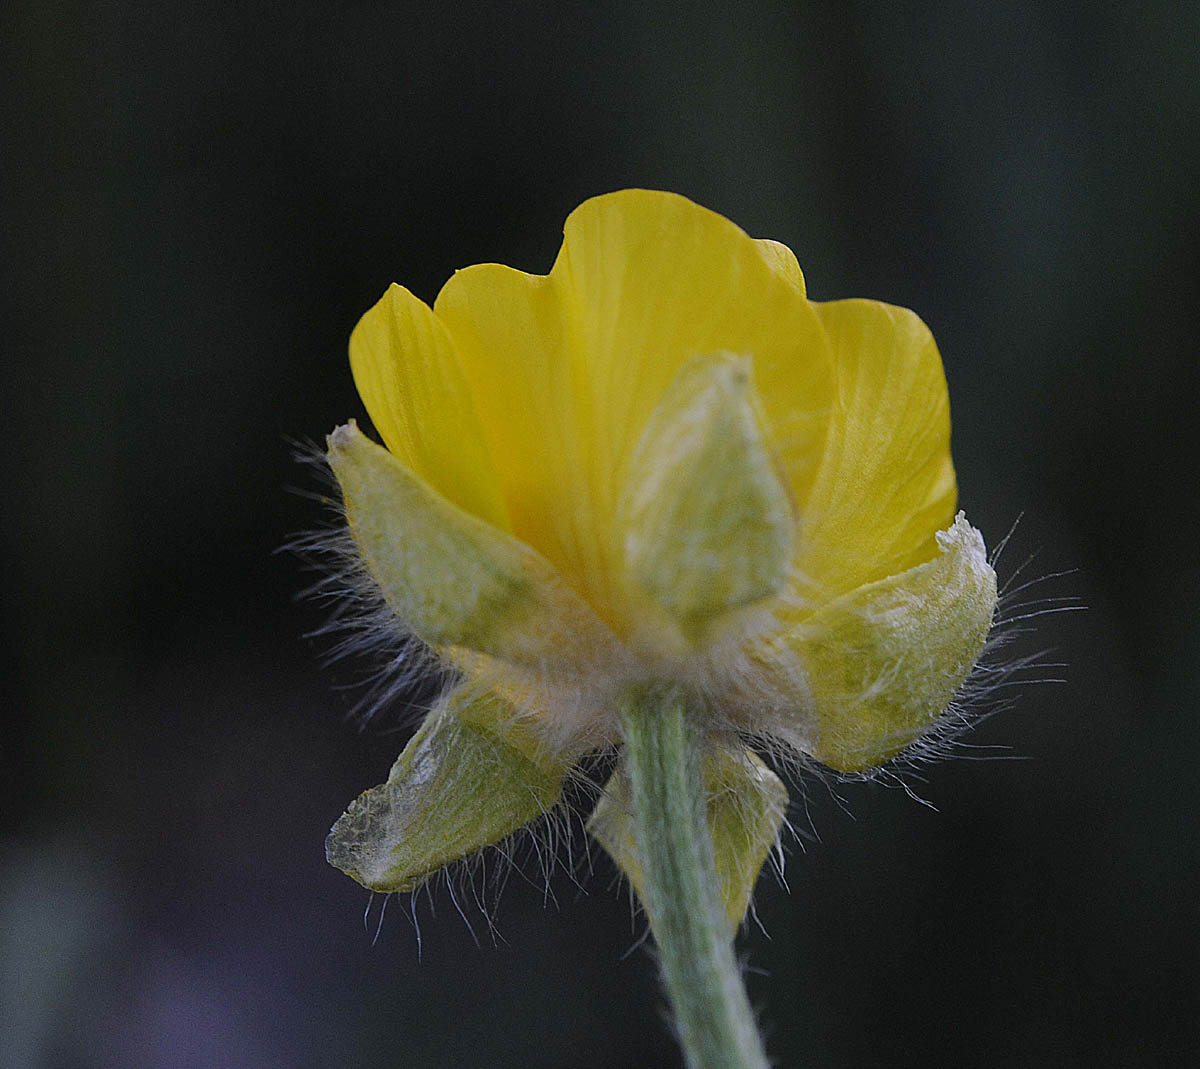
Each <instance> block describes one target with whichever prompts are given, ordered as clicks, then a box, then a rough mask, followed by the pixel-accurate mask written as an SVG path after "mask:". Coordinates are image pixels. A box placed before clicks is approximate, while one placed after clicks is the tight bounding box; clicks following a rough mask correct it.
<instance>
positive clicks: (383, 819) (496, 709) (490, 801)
mask: <svg viewBox="0 0 1200 1069" xmlns="http://www.w3.org/2000/svg"><path fill="white" fill-rule="evenodd" d="M513 716H514V712H513V710H512V709H511V708H509V707H508V706H507V705H506V704H505V703H504V702H502V701H501V700H500V699H498V698H496V697H493V696H490V695H482V696H480V695H473V694H471V692H470V691H469V689H467V688H460V689H459V690H457V691H453V692H451V693H450V694H449V695H447V696H446V697H444V698H443V699H442V700H441V701H439V703H438V704H437V705H436V706H435V707H434V709H433V710H432V711H431V712H430V714H429V716H428V717H427V718H426V720H425V722H424V724H422V725H421V728H420V730H419V731H418V732H417V733H416V734H415V735H414V736H413V737H412V740H411V741H410V742H409V744H408V745H407V746H406V747H405V748H404V752H403V753H402V754H401V755H400V756H399V757H398V758H397V759H396V763H395V764H394V765H393V766H392V771H391V774H390V775H389V776H388V779H387V782H386V783H384V784H381V785H380V786H378V787H372V788H371V789H370V790H369V791H365V792H364V793H363V794H361V795H359V797H358V798H357V799H355V800H354V801H353V802H352V803H351V804H350V807H349V808H348V809H347V810H346V812H345V813H344V814H343V815H342V816H341V818H340V819H339V820H338V821H337V823H336V824H334V826H333V829H332V830H331V831H330V833H329V837H328V838H327V839H326V841H325V856H326V858H327V859H328V861H329V863H330V864H331V865H334V866H335V867H336V868H339V869H341V870H342V871H343V872H345V873H346V874H347V875H348V876H352V877H353V878H354V879H356V880H357V881H358V882H359V883H361V884H362V885H363V886H364V887H367V888H370V889H371V890H372V891H412V890H414V889H415V888H417V887H419V886H420V885H421V884H422V883H423V882H424V881H425V880H426V879H428V878H429V877H430V876H432V875H433V874H434V873H436V872H437V871H438V870H439V869H441V868H442V867H443V866H445V865H447V864H449V863H450V862H452V861H457V860H459V859H461V858H464V857H467V856H468V855H470V854H473V853H475V852H476V851H477V850H480V849H481V848H482V847H485V846H488V845H490V844H492V843H496V842H499V841H500V840H501V839H503V838H505V836H507V835H509V834H511V833H512V832H514V831H516V830H517V829H519V828H522V827H524V826H525V825H526V824H528V823H530V822H531V821H533V820H536V819H537V818H538V817H540V816H541V815H542V814H543V813H545V812H547V811H548V810H550V809H551V808H552V807H553V806H554V805H555V804H556V803H557V801H558V798H559V795H560V793H561V788H562V781H563V776H564V774H565V767H564V766H563V765H562V763H561V762H559V761H558V760H557V759H555V758H554V756H553V755H552V754H550V753H549V752H547V751H546V750H545V748H544V747H542V746H540V745H539V743H538V740H537V739H536V737H535V736H534V735H533V733H532V732H531V731H530V730H529V728H528V727H526V726H525V725H523V724H522V723H521V722H519V721H516V720H514V719H513Z"/></svg>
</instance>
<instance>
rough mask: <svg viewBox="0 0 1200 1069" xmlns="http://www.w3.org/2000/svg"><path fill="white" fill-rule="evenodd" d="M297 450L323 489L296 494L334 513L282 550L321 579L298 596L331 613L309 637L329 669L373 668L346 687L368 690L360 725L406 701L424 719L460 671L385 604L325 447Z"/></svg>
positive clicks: (354, 711) (358, 711)
mask: <svg viewBox="0 0 1200 1069" xmlns="http://www.w3.org/2000/svg"><path fill="white" fill-rule="evenodd" d="M293 450H294V455H295V458H296V460H297V461H298V462H299V463H301V464H304V465H305V466H307V467H309V468H310V469H312V471H313V472H314V473H315V475H316V479H317V481H318V484H319V486H320V491H312V490H299V491H297V492H298V493H301V494H302V495H304V496H306V497H309V498H311V499H313V500H316V501H318V502H319V503H320V504H321V505H323V506H324V508H325V510H326V514H327V522H326V525H325V526H323V527H319V528H316V529H313V530H310V531H305V532H302V533H300V534H297V535H294V536H293V537H291V538H290V539H288V541H287V542H286V543H284V545H282V546H281V547H280V549H279V552H288V553H292V554H294V555H295V556H296V557H298V558H299V560H300V562H301V567H302V568H303V569H304V570H305V571H307V572H310V573H313V574H315V575H316V576H317V578H316V579H315V580H314V581H313V582H312V583H310V584H309V585H308V586H307V587H305V588H303V589H302V590H300V591H299V592H298V593H297V595H296V598H297V600H306V601H312V602H315V603H316V604H317V605H318V606H319V607H321V608H322V609H325V610H326V611H327V613H328V615H327V617H326V619H325V621H324V622H323V623H322V624H320V625H319V626H317V627H315V628H313V629H312V630H311V631H308V632H306V633H305V634H304V636H303V637H304V638H306V639H312V640H316V641H319V642H322V643H325V648H324V649H323V651H322V656H321V664H322V666H323V667H329V666H330V665H334V664H338V663H340V662H342V661H352V662H355V663H358V664H364V663H365V664H369V665H370V670H369V673H368V674H367V675H366V676H364V677H363V678H361V679H358V680H356V681H355V682H353V683H351V684H348V685H346V687H345V688H343V689H355V690H360V691H361V693H360V695H359V697H358V698H357V700H356V701H355V702H354V704H353V706H352V707H351V709H350V711H349V713H348V716H349V717H350V718H352V719H356V720H358V722H359V726H360V728H365V727H366V726H367V724H368V723H370V722H371V721H372V720H373V719H374V718H375V717H376V716H377V715H378V714H379V713H381V712H382V711H383V710H385V709H391V708H394V707H396V706H397V704H398V703H399V701H400V700H401V699H404V700H405V704H407V705H409V706H410V707H412V706H414V705H415V706H416V707H417V708H419V709H420V710H421V712H420V716H422V717H423V716H424V714H425V713H426V712H427V711H428V707H429V705H430V704H431V703H432V702H433V700H434V699H435V698H436V697H437V696H438V695H439V694H441V693H442V692H443V691H445V690H446V689H447V687H448V686H449V684H450V683H451V682H452V681H453V679H454V672H453V671H452V669H450V668H449V667H448V666H447V665H446V664H445V662H444V661H442V660H441V659H440V658H439V657H438V656H437V655H436V653H435V652H434V651H433V650H431V649H430V648H429V647H428V646H426V645H425V644H424V643H423V642H421V640H420V639H418V638H417V637H416V636H415V635H414V634H413V633H412V632H411V630H410V629H409V628H408V627H407V625H406V624H405V622H404V621H403V619H401V617H400V616H399V615H397V613H396V612H395V611H394V610H393V609H392V608H391V606H390V605H388V603H387V601H386V600H385V599H384V597H383V595H382V593H381V592H380V589H379V586H378V584H377V583H376V581H375V579H374V578H373V577H372V576H371V574H370V572H369V571H368V569H367V567H366V564H365V562H364V561H363V558H362V554H361V553H360V552H359V549H358V546H357V544H356V543H355V541H354V537H353V535H352V534H351V533H350V528H349V526H348V524H347V520H346V511H345V506H344V504H343V502H342V495H341V488H340V486H339V485H338V481H337V479H336V477H335V476H334V474H333V472H332V470H331V469H330V467H329V463H328V460H327V458H326V454H325V450H324V449H322V448H320V447H318V446H316V445H314V444H312V443H308V444H296V443H294V444H293ZM406 720H408V721H412V720H413V718H412V717H407V718H406ZM409 726H412V725H411V723H410V725H409Z"/></svg>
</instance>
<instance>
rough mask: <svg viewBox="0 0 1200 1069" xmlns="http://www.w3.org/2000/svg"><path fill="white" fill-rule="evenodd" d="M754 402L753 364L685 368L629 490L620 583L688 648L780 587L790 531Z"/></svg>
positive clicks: (717, 360)
mask: <svg viewBox="0 0 1200 1069" xmlns="http://www.w3.org/2000/svg"><path fill="white" fill-rule="evenodd" d="M755 402H756V399H755V396H754V391H753V385H752V383H751V381H750V361H749V359H747V358H741V357H735V356H732V355H730V354H719V355H715V356H700V357H696V358H694V359H692V360H691V361H689V362H688V363H687V364H685V365H684V366H683V368H682V369H681V370H680V371H679V373H678V374H677V375H676V376H675V378H674V379H673V380H672V382H671V384H670V386H668V388H667V391H666V393H665V394H664V396H663V398H662V400H661V401H660V402H659V404H658V407H657V408H656V409H655V410H654V412H653V414H652V415H651V417H650V420H649V422H648V423H647V425H646V428H645V430H644V431H643V433H642V437H641V440H640V442H639V444H638V448H637V451H636V453H635V454H634V458H633V462H632V465H631V467H630V471H629V473H628V476H627V479H626V483H625V489H624V493H623V495H622V498H621V503H620V508H619V515H620V529H621V530H622V531H623V534H624V553H625V566H626V570H627V573H628V575H629V577H630V579H631V580H632V581H633V583H634V585H635V586H636V587H638V588H640V589H641V590H642V591H643V592H644V593H645V594H647V595H649V597H650V598H651V599H652V600H653V601H654V602H656V603H657V604H658V605H659V606H660V607H661V608H662V609H664V610H665V611H666V612H667V613H668V614H669V616H671V617H672V618H673V619H674V620H675V621H676V622H677V623H678V624H679V625H680V627H681V628H682V629H683V631H684V633H685V634H686V635H687V636H688V637H689V638H695V637H699V635H700V633H702V632H703V630H704V629H705V627H706V626H707V625H708V624H710V623H711V622H712V621H714V620H715V619H717V618H719V617H720V616H722V615H723V614H725V613H727V612H730V611H731V610H734V609H738V608H741V607H742V606H744V605H747V604H749V603H751V602H754V601H757V600H759V599H761V598H764V597H767V596H769V595H771V594H774V593H776V592H778V591H779V590H780V589H781V588H782V586H783V585H784V583H785V581H786V579H787V575H788V569H789V566H790V561H791V555H792V538H793V532H794V530H795V526H796V521H795V517H794V515H793V513H792V507H791V502H790V500H789V497H788V493H787V490H786V489H785V488H784V486H783V483H782V482H781V481H780V479H779V476H778V474H777V473H776V471H775V467H774V464H773V462H772V460H771V457H770V455H769V453H768V451H767V447H766V443H765V441H764V437H763V428H762V425H761V419H760V415H759V412H758V409H757V405H756V403H755Z"/></svg>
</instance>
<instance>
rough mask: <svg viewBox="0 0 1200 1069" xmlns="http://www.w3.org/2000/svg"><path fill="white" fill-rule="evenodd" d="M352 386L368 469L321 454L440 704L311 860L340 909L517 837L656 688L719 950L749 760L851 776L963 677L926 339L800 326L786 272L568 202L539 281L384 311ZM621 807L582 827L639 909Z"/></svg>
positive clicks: (693, 221) (395, 303) (736, 861)
mask: <svg viewBox="0 0 1200 1069" xmlns="http://www.w3.org/2000/svg"><path fill="white" fill-rule="evenodd" d="M350 360H351V366H352V368H353V371H354V377H355V381H356V383H357V385H358V389H359V392H360V393H361V395H362V398H363V401H364V403H365V405H366V408H367V411H368V412H369V413H370V416H371V419H372V421H373V422H374V424H375V427H376V429H377V430H378V432H379V434H380V436H381V437H382V439H383V442H384V445H383V446H380V445H376V444H375V443H374V442H372V441H371V440H370V439H368V438H367V437H365V436H364V435H363V434H362V433H360V431H359V430H358V429H357V427H356V426H355V425H354V424H353V423H350V424H348V425H346V426H344V427H340V428H338V429H337V430H336V431H334V433H333V434H332V435H331V436H330V438H329V453H328V458H329V463H330V465H331V467H332V468H333V471H334V473H335V474H336V476H337V478H338V481H339V482H340V484H341V488H342V493H343V496H344V502H345V511H346V517H347V520H348V523H349V527H350V532H351V534H352V535H353V539H354V542H355V544H356V546H357V550H358V552H359V553H360V554H361V558H362V563H363V564H364V565H365V570H366V572H367V573H369V576H370V577H371V579H372V580H373V582H374V583H375V584H377V586H378V589H379V592H380V593H381V594H382V596H383V598H384V599H385V600H386V603H387V605H388V606H389V607H390V609H391V610H392V611H393V612H394V615H395V620H396V623H397V626H398V627H401V628H403V629H405V630H406V631H407V632H409V633H411V634H412V635H413V636H415V637H416V638H417V639H419V640H421V641H422V642H423V643H425V644H427V645H428V646H429V647H430V648H432V649H433V650H434V651H435V653H436V654H437V655H438V656H439V657H440V658H441V659H443V661H444V662H445V663H446V664H447V665H449V666H451V667H452V668H453V669H454V670H455V672H454V675H455V678H456V680H457V682H455V683H454V684H453V686H452V687H451V688H450V689H449V690H448V692H447V693H446V694H444V695H443V697H442V698H441V699H440V700H439V701H438V702H437V703H436V704H435V706H434V708H433V709H432V711H431V712H430V713H429V715H428V718H427V719H426V721H425V723H424V724H423V725H422V727H421V728H420V730H419V731H418V732H417V733H416V735H415V736H414V737H413V739H412V740H411V742H410V743H409V745H408V746H407V748H406V749H405V750H404V752H403V753H402V754H401V755H400V757H399V759H398V760H397V762H396V764H395V766H394V768H393V769H392V772H391V775H390V776H389V778H388V781H387V782H386V783H384V784H383V785H381V786H379V787H375V788H373V789H371V790H369V791H367V792H366V793H365V794H363V795H362V796H361V797H359V798H358V799H357V800H356V801H355V802H354V803H352V805H351V806H350V808H349V809H348V810H347V812H346V813H345V815H344V816H343V817H342V818H341V819H340V820H339V821H338V822H337V824H336V825H335V826H334V828H333V831H332V832H331V833H330V836H329V841H328V856H329V859H330V861H331V862H332V863H333V864H335V865H336V866H338V867H339V868H341V869H343V870H344V871H346V872H347V873H349V874H350V875H351V876H353V877H354V878H355V879H357V880H359V881H360V882H361V883H363V884H364V885H366V886H367V887H370V888H372V889H374V890H380V891H394V890H411V889H413V888H415V887H416V886H418V885H419V884H420V883H421V882H422V881H423V880H425V879H426V878H427V877H428V876H430V875H431V874H433V873H434V872H436V871H437V870H438V869H439V868H441V867H442V866H444V865H446V864H447V863H448V862H452V861H454V860H456V859H458V858H461V857H464V856H466V855H468V854H470V853H472V852H474V851H476V850H478V849H479V848H480V847H483V846H485V845H486V844H489V843H494V842H496V841H498V840H500V839H502V838H503V837H505V836H507V835H508V834H510V833H511V832H513V831H515V830H516V829H518V828H520V827H522V826H523V825H525V824H526V823H528V822H530V821H532V820H534V819H535V818H537V817H538V816H539V815H541V814H542V813H543V812H545V811H546V810H548V809H550V808H551V807H553V806H554V805H555V804H556V802H557V801H558V798H559V795H560V790H561V787H562V785H563V782H564V779H565V778H566V777H567V776H568V775H569V774H570V772H571V770H572V768H573V767H574V766H575V765H576V763H577V762H578V761H579V760H580V759H581V758H582V757H584V756H585V755H587V754H589V753H590V752H594V751H596V750H597V749H600V748H604V747H619V746H620V745H621V742H622V727H621V721H620V718H619V716H618V715H617V710H618V709H619V708H620V707H621V704H622V702H624V701H627V700H628V698H629V696H630V695H631V694H634V693H638V692H642V693H644V692H646V691H648V690H653V689H660V690H664V692H666V691H669V692H670V693H672V694H675V695H682V696H683V697H682V700H683V701H685V702H686V704H687V707H688V709H689V710H690V712H689V715H691V716H694V717H696V718H697V719H698V720H699V723H700V726H701V730H702V731H703V734H704V736H705V740H706V744H705V749H704V754H705V757H704V772H703V774H704V778H705V783H706V789H707V797H708V822H709V827H710V831H711V833H712V838H713V845H714V852H715V860H716V872H717V876H718V878H719V880H720V882H721V884H722V887H721V891H722V900H723V902H724V904H725V908H726V912H727V915H728V918H729V920H730V922H731V924H736V923H737V922H738V921H739V920H740V919H741V917H742V916H743V914H744V912H745V909H746V904H747V901H748V899H749V895H750V893H751V890H752V888H753V884H754V881H755V878H756V876H757V873H758V871H759V869H760V868H761V865H762V863H763V860H764V859H765V857H766V855H767V853H768V851H769V849H770V847H771V845H772V844H773V843H774V841H775V839H776V836H777V834H778V831H779V827H780V825H781V822H782V821H783V818H784V811H785V808H786V802H787V795H786V792H785V789H784V787H783V785H782V784H781V783H780V781H779V780H778V779H777V777H776V776H775V775H774V773H773V772H771V771H770V770H769V769H768V768H767V766H766V765H765V764H764V763H763V762H762V761H761V760H760V759H759V757H758V756H757V755H756V753H755V752H754V750H755V748H758V749H762V748H763V747H764V746H765V747H768V748H770V747H782V748H786V749H787V750H789V751H793V752H796V751H798V752H800V753H802V754H806V755H810V756H811V757H814V758H816V759H817V760H818V761H821V762H823V763H825V764H826V765H829V766H831V767H833V768H834V769H837V770H840V771H843V772H856V771H863V770H867V769H870V768H872V767H874V766H877V765H879V764H881V763H883V762H885V761H887V760H888V759H889V758H891V757H892V756H894V755H896V754H897V753H899V752H900V751H902V750H904V749H905V748H906V747H908V746H910V745H911V744H913V743H914V742H915V741H916V740H918V739H919V738H920V737H921V736H922V735H923V734H924V733H926V732H927V731H928V730H929V729H930V728H931V726H932V725H934V723H935V722H936V721H937V720H938V718H939V717H940V716H941V715H942V713H943V712H944V710H945V709H946V708H947V706H948V705H949V704H950V703H951V701H952V699H953V697H954V695H955V692H956V691H957V690H958V688H959V687H960V686H961V684H962V682H963V680H964V678H965V677H966V675H967V674H968V672H970V670H971V668H972V667H973V665H974V664H975V662H976V660H977V659H978V657H979V655H980V653H981V651H982V649H983V645H984V641H985V638H986V636H987V633H988V630H989V627H990V625H991V621H992V614H993V610H994V607H995V604H996V580H995V574H994V572H993V571H992V568H991V566H990V565H989V563H988V560H987V556H986V553H985V551H984V545H983V540H982V538H981V536H980V535H979V532H978V531H976V530H975V529H974V528H972V527H970V526H969V525H968V524H967V522H966V521H965V520H964V519H963V517H962V514H961V513H960V514H958V515H957V516H956V515H955V509H956V501H955V498H956V485H955V477H954V469H953V466H952V464H951V459H950V416H949V405H948V401H947V395H946V383H945V379H944V376H943V372H942V365H941V360H940V358H939V356H938V351H937V348H936V346H935V345H934V341H933V338H932V337H931V335H930V333H929V331H928V330H927V329H926V327H925V325H924V324H923V323H922V322H921V320H920V319H918V318H917V316H915V315H914V314H913V313H912V312H909V311H906V310H905V309H902V308H895V307H892V306H890V305H886V304H880V303H878V302H875V301H866V300H844V301H833V302H828V303H820V302H814V301H810V300H808V298H807V297H806V295H805V289H804V280H803V277H802V276H801V273H800V268H799V266H798V265H797V263H796V260H795V258H794V257H793V255H792V253H791V252H790V251H789V250H788V249H787V248H785V247H784V246H782V245H779V244H777V243H775V242H771V241H756V240H754V239H752V238H750V237H748V236H747V235H746V234H745V233H744V232H743V231H741V230H740V229H738V227H736V226H735V225H734V224H733V223H731V222H729V221H728V220H726V219H724V218H722V217H721V216H719V215H716V214H714V213H712V212H710V211H707V210H705V209H703V208H700V207H698V206H697V205H695V204H693V203H691V202H690V201H688V200H686V199H684V198H683V197H679V196H675V195H672V194H667V193H657V192H649V191H645V190H627V191H625V192H621V193H614V194H611V195H608V196H603V197H597V198H595V199H593V200H589V201H587V202H586V203H584V204H583V205H581V206H580V207H579V208H578V209H576V210H575V211H574V212H573V213H572V214H571V215H570V217H569V218H568V219H567V223H566V228H565V239H564V241H563V245H562V250H561V252H560V253H559V256H558V259H557V260H556V261H555V264H554V267H553V269H552V270H551V271H550V273H549V274H548V275H544V276H542V275H529V274H525V273H523V272H520V271H516V270H513V269H511V268H508V267H502V266H499V265H496V264H483V265H479V266H476V267H470V268H467V269H466V270H463V271H459V272H457V273H456V274H455V275H454V277H453V278H452V279H450V281H449V282H447V283H446V285H445V287H444V288H443V289H442V291H441V293H440V294H439V295H438V298H437V300H436V302H435V303H434V306H433V308H430V307H429V306H427V305H426V304H424V303H422V302H421V301H419V300H418V299H417V298H415V297H414V296H413V295H412V294H411V293H409V292H408V291H407V290H405V289H403V288H402V287H400V286H392V287H391V288H390V289H389V290H388V291H387V293H386V294H385V295H384V296H383V298H382V299H381V300H380V301H379V303H378V304H377V305H375V307H374V308H372V309H371V310H370V311H369V312H368V313H367V314H366V315H365V316H364V317H363V319H362V321H361V322H360V323H359V324H358V326H357V327H356V328H355V330H354V333H353V335H352V337H351V340H350ZM385 447H386V448H385ZM628 790H629V784H628V782H627V779H626V775H625V771H624V769H623V767H622V765H621V764H620V763H618V766H617V770H616V772H615V773H614V775H613V779H612V780H611V781H610V783H609V784H608V787H607V789H606V790H605V792H604V794H603V796H602V798H601V801H600V803H599V805H598V807H597V810H596V812H595V813H594V814H593V816H592V819H591V822H590V828H591V830H592V832H593V834H594V835H595V836H596V837H597V838H598V839H599V840H600V841H601V843H603V845H604V846H605V848H606V849H607V850H608V851H609V852H610V853H611V854H612V855H613V857H614V858H615V859H616V860H617V862H618V863H619V864H620V865H621V867H622V868H623V869H624V871H625V872H626V873H627V874H628V875H629V876H630V878H631V879H632V881H633V882H634V884H635V886H639V889H640V880H641V868H640V864H639V859H638V851H637V846H636V841H635V836H634V833H633V829H632V826H631V822H630V815H629V814H630V809H629V806H628V805H627V804H626V799H627V796H628Z"/></svg>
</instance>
